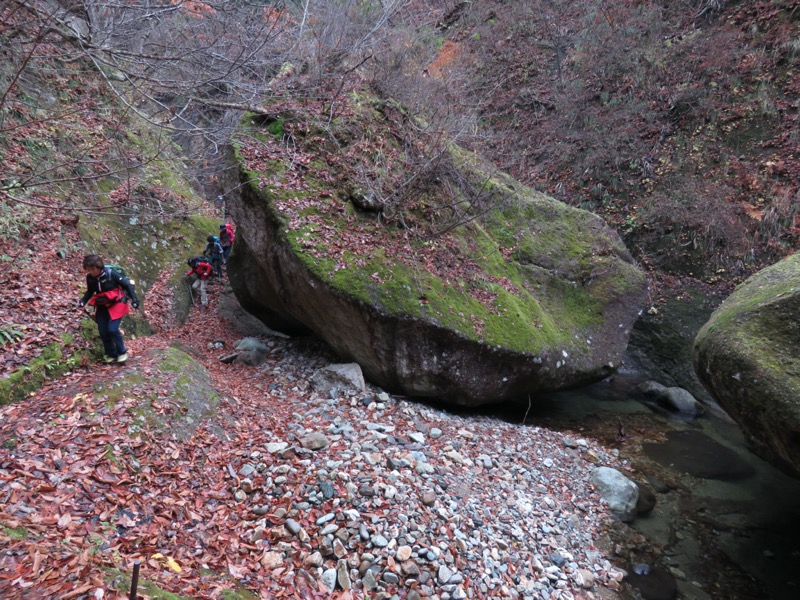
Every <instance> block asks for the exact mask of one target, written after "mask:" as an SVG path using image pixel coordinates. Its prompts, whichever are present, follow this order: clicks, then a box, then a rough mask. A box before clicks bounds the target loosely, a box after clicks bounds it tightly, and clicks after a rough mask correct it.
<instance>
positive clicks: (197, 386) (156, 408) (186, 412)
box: [95, 347, 219, 440]
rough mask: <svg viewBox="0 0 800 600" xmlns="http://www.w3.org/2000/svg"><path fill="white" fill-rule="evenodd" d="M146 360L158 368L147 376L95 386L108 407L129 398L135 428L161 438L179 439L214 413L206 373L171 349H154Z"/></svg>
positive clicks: (134, 374)
mask: <svg viewBox="0 0 800 600" xmlns="http://www.w3.org/2000/svg"><path fill="white" fill-rule="evenodd" d="M149 358H152V359H153V361H154V362H155V364H157V365H158V367H157V368H156V372H155V373H153V374H151V375H150V376H148V377H144V376H143V375H142V374H140V373H138V372H137V371H135V370H132V371H129V372H126V373H124V374H123V375H122V376H121V377H118V378H116V379H115V380H114V381H113V382H110V383H101V384H98V385H97V386H96V387H95V390H96V393H98V394H102V395H103V396H104V398H105V399H106V402H107V403H108V404H109V405H114V404H115V403H116V402H118V401H119V400H120V399H121V398H123V397H127V396H133V397H135V398H137V400H138V402H137V404H136V407H135V408H134V409H132V410H133V412H134V415H135V417H136V427H137V428H140V429H145V430H147V431H150V432H153V431H155V432H158V433H159V434H160V435H161V436H163V437H168V438H173V439H178V440H183V439H186V438H188V437H189V436H190V435H191V433H192V432H193V431H194V429H196V428H197V426H198V425H199V424H200V423H202V422H203V421H204V420H206V419H209V418H211V417H213V416H214V415H215V414H216V408H217V405H218V404H219V395H218V394H217V392H216V390H215V389H214V388H213V386H212V384H211V380H210V379H209V377H208V374H207V373H206V370H205V369H204V368H203V366H202V365H201V364H199V363H198V362H197V361H196V360H194V359H193V358H192V357H191V356H189V355H188V354H186V353H185V352H183V351H182V350H179V349H178V348H175V347H170V348H166V349H164V350H154V351H153V353H152V354H151V356H150V357H149Z"/></svg>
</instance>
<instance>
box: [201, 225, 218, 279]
mask: <svg viewBox="0 0 800 600" xmlns="http://www.w3.org/2000/svg"><path fill="white" fill-rule="evenodd" d="M206 241H207V242H208V243H207V244H206V247H205V249H204V250H203V256H207V257H209V259H211V266H212V267H213V268H214V274H215V275H216V276H217V280H219V281H222V246H221V245H220V243H219V238H217V236H215V235H210V236H208V238H207V239H206Z"/></svg>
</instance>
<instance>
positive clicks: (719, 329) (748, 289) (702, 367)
mask: <svg viewBox="0 0 800 600" xmlns="http://www.w3.org/2000/svg"><path fill="white" fill-rule="evenodd" d="M694 365H695V369H696V371H697V374H698V376H699V377H700V380H701V381H702V382H703V384H704V385H705V386H706V387H707V388H708V390H709V391H710V392H711V394H712V395H713V396H714V397H715V398H716V399H717V400H718V401H719V403H720V404H721V405H722V406H723V408H725V410H726V411H727V412H728V413H729V414H730V415H731V417H733V418H734V419H735V420H736V421H737V422H738V423H739V425H740V426H741V427H742V429H743V430H744V432H745V435H746V436H747V437H748V439H749V441H750V442H751V445H752V448H753V450H754V452H755V453H756V454H758V455H760V456H761V457H763V458H765V459H766V460H768V461H770V462H772V463H773V464H775V465H776V466H778V467H780V468H781V469H783V470H784V471H786V472H787V473H790V474H792V475H794V476H795V477H800V253H798V254H795V255H793V256H791V257H789V258H786V259H784V260H782V261H780V262H779V263H777V264H775V265H772V266H771V267H769V268H767V269H764V270H763V271H760V272H758V273H756V274H755V275H754V276H752V277H751V278H749V279H748V280H747V281H745V282H744V283H743V284H741V285H740V286H739V287H737V288H736V290H734V292H733V293H732V294H731V295H730V296H729V297H728V298H727V299H725V301H723V303H722V304H721V305H720V306H719V308H717V310H716V311H714V313H713V314H712V315H711V318H710V319H709V321H708V322H707V323H706V324H705V325H704V326H703V328H702V329H701V330H700V331H699V333H698V335H697V339H696V340H695V345H694Z"/></svg>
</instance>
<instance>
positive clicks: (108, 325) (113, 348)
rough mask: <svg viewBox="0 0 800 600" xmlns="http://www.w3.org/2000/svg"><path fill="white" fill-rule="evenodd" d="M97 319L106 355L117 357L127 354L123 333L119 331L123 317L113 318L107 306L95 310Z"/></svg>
mask: <svg viewBox="0 0 800 600" xmlns="http://www.w3.org/2000/svg"><path fill="white" fill-rule="evenodd" d="M94 317H95V320H96V321H97V329H98V331H99V332H100V339H101V340H103V349H104V350H105V352H106V356H109V357H111V358H117V357H118V356H120V355H122V354H125V353H126V352H127V350H126V349H125V342H123V341H122V333H120V331H119V326H120V323H121V322H122V319H112V318H111V315H109V314H108V309H107V308H101V307H98V308H97V312H95V315H94Z"/></svg>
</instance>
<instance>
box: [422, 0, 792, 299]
mask: <svg viewBox="0 0 800 600" xmlns="http://www.w3.org/2000/svg"><path fill="white" fill-rule="evenodd" d="M797 9H798V2H796V1H794V0H781V1H778V2H725V1H714V2H709V1H708V0H698V1H695V2H685V3H675V2H664V1H660V0H655V1H654V0H648V1H645V2H628V1H623V2H608V1H604V0H600V1H597V2H590V3H585V2H578V1H574V0H571V1H567V2H551V1H549V0H534V1H533V2H524V3H508V2H500V1H494V0H483V1H481V2H472V3H466V2H462V3H457V4H455V5H454V8H453V9H452V10H451V12H450V13H448V15H447V16H446V17H445V18H443V19H442V20H441V21H440V24H439V33H440V36H441V37H440V39H442V40H444V45H443V46H442V50H441V52H440V54H439V56H438V58H437V59H436V61H434V62H433V63H432V64H431V68H430V69H429V72H430V74H431V76H432V77H438V78H441V79H442V80H443V81H445V82H447V85H448V89H449V92H450V94H452V95H454V96H457V95H458V94H459V92H463V91H464V90H469V91H471V92H472V93H473V99H474V100H480V101H482V102H483V103H484V104H483V105H482V108H481V111H480V113H481V116H482V119H483V123H484V125H485V127H486V130H485V132H484V133H485V134H489V133H490V135H489V137H488V138H487V137H485V136H484V137H483V138H482V139H481V140H480V141H479V145H480V149H481V150H482V151H484V152H488V154H489V155H490V156H491V158H492V159H493V160H494V161H495V162H496V163H497V164H498V165H499V166H500V168H502V169H503V170H507V171H508V172H510V173H511V174H512V175H513V176H514V177H516V178H517V179H519V180H521V181H523V182H525V183H527V184H529V185H533V186H537V187H539V188H540V189H542V190H544V191H547V192H548V193H550V194H552V195H554V196H555V197H557V198H559V199H562V200H563V201H565V202H568V203H571V204H573V205H576V206H581V207H584V208H588V209H590V210H592V211H594V212H597V213H598V214H600V215H601V216H603V217H604V218H605V219H606V220H607V221H609V222H610V223H612V224H614V225H615V226H616V227H617V228H618V230H619V231H620V232H621V233H623V234H624V235H625V239H626V242H627V244H628V246H629V248H630V249H631V251H632V252H634V253H635V255H636V256H637V257H638V259H639V260H640V261H641V262H642V263H643V264H644V265H645V266H647V267H650V268H651V269H652V271H653V274H654V275H658V274H659V273H660V272H661V273H667V274H669V273H672V274H682V275H693V276H696V277H701V278H703V279H704V280H706V281H709V282H717V281H722V282H723V283H726V284H727V287H729V286H730V283H731V282H735V281H738V280H740V279H741V278H742V276H744V275H745V274H747V273H751V272H753V271H755V270H756V269H758V268H760V267H762V266H764V265H766V264H770V263H771V262H774V261H775V260H776V259H778V258H780V257H782V256H785V255H787V254H789V253H791V252H792V251H793V250H796V249H798V248H800V237H799V236H800V202H799V201H798V183H797V182H798V176H799V175H800V152H798V150H800V148H799V147H798V145H799V144H800V136H798V135H797V130H798V108H800V83H798V82H800V79H799V78H798V76H797V68H798V61H800V52H799V51H798V39H800V11H798V10H797ZM456 102H460V103H466V99H465V98H458V99H457V101H456Z"/></svg>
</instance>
